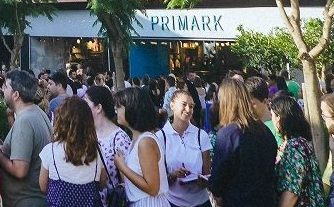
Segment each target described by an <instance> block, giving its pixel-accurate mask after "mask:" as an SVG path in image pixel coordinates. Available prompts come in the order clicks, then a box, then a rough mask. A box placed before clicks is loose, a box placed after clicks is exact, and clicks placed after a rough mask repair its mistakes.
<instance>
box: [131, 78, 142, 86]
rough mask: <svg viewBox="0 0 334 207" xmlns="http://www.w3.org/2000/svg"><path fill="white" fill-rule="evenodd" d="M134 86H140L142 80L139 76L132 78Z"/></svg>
mask: <svg viewBox="0 0 334 207" xmlns="http://www.w3.org/2000/svg"><path fill="white" fill-rule="evenodd" d="M132 83H133V86H140V80H139V78H138V77H134V78H132Z"/></svg>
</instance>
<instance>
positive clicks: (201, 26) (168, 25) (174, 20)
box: [150, 15, 224, 32]
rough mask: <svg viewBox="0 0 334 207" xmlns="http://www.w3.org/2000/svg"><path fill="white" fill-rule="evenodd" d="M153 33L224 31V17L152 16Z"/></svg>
mask: <svg viewBox="0 0 334 207" xmlns="http://www.w3.org/2000/svg"><path fill="white" fill-rule="evenodd" d="M150 20H151V29H152V31H155V30H159V29H161V30H162V31H165V30H168V31H196V32H202V31H216V32H218V31H224V29H223V27H222V25H221V20H222V15H218V16H216V15H212V16H208V15H203V16H195V15H192V16H179V15H171V16H151V19H150Z"/></svg>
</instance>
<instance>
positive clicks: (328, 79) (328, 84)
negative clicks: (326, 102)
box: [325, 73, 334, 93]
mask: <svg viewBox="0 0 334 207" xmlns="http://www.w3.org/2000/svg"><path fill="white" fill-rule="evenodd" d="M333 79H334V75H333V74H331V73H329V74H326V76H325V86H326V93H333V89H332V87H331V82H332V80H333Z"/></svg>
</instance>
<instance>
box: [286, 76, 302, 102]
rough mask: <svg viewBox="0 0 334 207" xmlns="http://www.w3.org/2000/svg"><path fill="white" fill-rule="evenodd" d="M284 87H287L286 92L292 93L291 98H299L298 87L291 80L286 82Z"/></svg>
mask: <svg viewBox="0 0 334 207" xmlns="http://www.w3.org/2000/svg"><path fill="white" fill-rule="evenodd" d="M286 85H287V86H288V90H289V92H290V93H292V95H293V97H295V98H296V99H298V98H299V91H300V85H299V84H298V83H297V82H296V81H293V80H289V81H286Z"/></svg>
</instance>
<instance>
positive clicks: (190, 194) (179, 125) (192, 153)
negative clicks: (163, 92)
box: [157, 90, 212, 207]
mask: <svg viewBox="0 0 334 207" xmlns="http://www.w3.org/2000/svg"><path fill="white" fill-rule="evenodd" d="M194 105H195V104H194V101H193V99H192V97H191V94H190V93H189V92H187V91H183V90H178V91H176V92H175V93H174V95H173V96H172V102H171V105H170V106H171V109H172V111H173V113H174V121H173V123H170V122H167V123H166V125H165V126H164V127H163V129H162V130H161V131H158V132H157V136H158V138H159V140H161V142H164V143H165V153H166V155H165V156H166V165H167V169H168V181H169V191H168V194H167V199H168V200H169V202H170V203H171V206H172V207H174V206H175V207H181V206H182V207H185V206H186V207H195V206H196V207H197V206H198V207H210V206H211V203H210V201H209V196H208V192H207V190H206V181H207V180H206V179H205V178H207V177H208V176H209V174H210V168H211V161H210V150H211V149H212V145H211V143H210V140H209V136H208V134H207V133H206V132H205V131H204V130H200V129H199V128H197V127H196V126H194V125H192V124H191V123H190V119H191V117H192V114H193V108H194ZM204 177H205V178H204Z"/></svg>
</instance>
